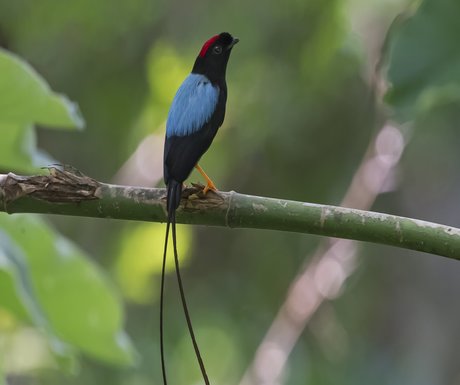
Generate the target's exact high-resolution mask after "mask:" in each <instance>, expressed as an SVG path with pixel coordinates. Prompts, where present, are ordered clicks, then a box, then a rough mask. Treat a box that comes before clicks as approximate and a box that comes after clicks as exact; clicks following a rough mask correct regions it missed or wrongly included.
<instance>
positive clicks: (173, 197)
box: [160, 180, 210, 385]
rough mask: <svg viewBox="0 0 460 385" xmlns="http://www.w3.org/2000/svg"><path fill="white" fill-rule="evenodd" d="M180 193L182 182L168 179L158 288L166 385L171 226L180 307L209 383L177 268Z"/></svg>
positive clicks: (161, 348)
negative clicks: (165, 330)
mask: <svg viewBox="0 0 460 385" xmlns="http://www.w3.org/2000/svg"><path fill="white" fill-rule="evenodd" d="M181 194H182V183H178V182H176V181H174V180H170V181H169V183H168V195H167V200H166V202H167V203H166V207H167V210H168V220H167V223H166V236H165V246H164V253H163V264H162V268H161V289H160V350H161V369H162V373H163V384H164V385H167V379H166V366H165V355H164V339H163V308H164V282H165V268H166V253H167V250H168V238H169V228H170V226H172V238H173V248H174V262H175V265H176V275H177V282H178V284H179V292H180V296H181V301H182V308H183V309H184V315H185V319H186V321H187V326H188V330H189V334H190V338H191V339H192V344H193V348H194V350H195V355H196V358H197V360H198V364H199V365H200V370H201V374H202V376H203V380H204V382H205V385H210V384H209V379H208V375H207V373H206V369H205V367H204V363H203V359H202V358H201V353H200V349H199V348H198V343H197V342H196V338H195V333H194V331H193V326H192V320H191V318H190V314H189V311H188V306H187V301H186V298H185V293H184V287H183V285H182V278H181V275H180V269H179V256H178V253H177V241H176V209H177V208H178V207H179V204H180V199H181Z"/></svg>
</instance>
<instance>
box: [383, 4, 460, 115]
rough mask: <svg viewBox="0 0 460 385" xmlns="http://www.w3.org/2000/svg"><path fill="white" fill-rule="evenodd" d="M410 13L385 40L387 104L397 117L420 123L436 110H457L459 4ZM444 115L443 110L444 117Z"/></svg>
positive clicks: (459, 90) (459, 101) (424, 6)
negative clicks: (386, 45)
mask: <svg viewBox="0 0 460 385" xmlns="http://www.w3.org/2000/svg"><path fill="white" fill-rule="evenodd" d="M409 15H410V12H409V11H408V12H407V14H404V15H401V16H400V17H399V18H398V19H397V20H396V21H395V23H394V28H393V29H394V34H393V35H390V36H391V37H392V38H391V39H390V41H389V56H390V59H389V70H388V79H389V81H390V83H391V85H392V89H391V90H390V92H389V93H388V95H387V100H388V101H389V102H390V103H391V104H392V105H393V106H394V107H395V110H396V112H397V114H398V116H399V118H402V119H406V120H413V119H414V118H417V115H421V116H423V118H422V119H425V118H426V117H428V116H430V115H431V114H432V113H433V112H436V109H437V108H442V107H444V106H449V105H450V106H452V107H454V106H455V107H456V108H457V109H458V106H459V105H460V52H459V50H458V44H457V42H456V41H455V39H453V38H452V37H453V36H459V34H460V23H459V22H458V16H459V15H460V3H459V2H455V1H450V0H439V1H425V2H423V3H422V5H421V6H420V8H419V9H417V12H416V14H415V15H414V17H410V16H409ZM445 113H446V111H444V110H443V111H442V112H441V114H442V115H444V114H445Z"/></svg>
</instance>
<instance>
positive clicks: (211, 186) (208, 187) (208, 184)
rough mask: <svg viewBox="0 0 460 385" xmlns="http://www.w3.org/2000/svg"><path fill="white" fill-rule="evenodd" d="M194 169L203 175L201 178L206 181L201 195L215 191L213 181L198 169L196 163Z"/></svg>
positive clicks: (198, 166)
mask: <svg viewBox="0 0 460 385" xmlns="http://www.w3.org/2000/svg"><path fill="white" fill-rule="evenodd" d="M195 168H196V169H197V170H198V172H199V173H200V174H201V175H203V178H204V179H206V186H205V188H204V189H203V194H206V193H207V192H208V191H209V190H212V191H217V187H216V185H215V184H214V183H213V181H212V180H211V179H210V178H209V176H207V175H206V173H205V172H204V170H203V169H202V168H201V167H200V165H199V164H198V163H197V164H196V166H195Z"/></svg>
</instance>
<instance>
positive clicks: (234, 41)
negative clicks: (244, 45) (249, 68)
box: [227, 37, 240, 49]
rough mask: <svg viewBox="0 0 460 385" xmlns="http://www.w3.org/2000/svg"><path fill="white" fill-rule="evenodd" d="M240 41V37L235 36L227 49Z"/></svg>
mask: <svg viewBox="0 0 460 385" xmlns="http://www.w3.org/2000/svg"><path fill="white" fill-rule="evenodd" d="M239 41H240V39H238V38H237V37H234V38H233V40H232V42H231V43H230V44H229V45H228V47H227V49H232V48H233V46H234V45H235V44H236V43H238V42H239Z"/></svg>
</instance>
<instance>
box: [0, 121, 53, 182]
mask: <svg viewBox="0 0 460 385" xmlns="http://www.w3.org/2000/svg"><path fill="white" fill-rule="evenodd" d="M0 135H1V140H0V166H1V167H2V168H3V169H5V170H15V171H21V172H25V173H27V172H32V173H36V172H37V168H38V167H43V166H44V165H49V164H52V163H56V161H55V160H53V159H52V158H51V157H50V156H49V155H47V154H46V153H45V152H43V151H40V150H39V149H37V139H36V134H35V129H34V128H33V127H32V126H31V125H21V124H15V123H3V122H0Z"/></svg>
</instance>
